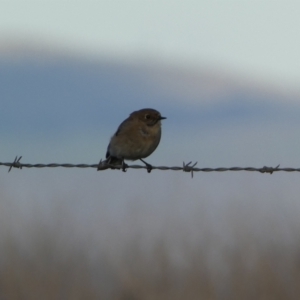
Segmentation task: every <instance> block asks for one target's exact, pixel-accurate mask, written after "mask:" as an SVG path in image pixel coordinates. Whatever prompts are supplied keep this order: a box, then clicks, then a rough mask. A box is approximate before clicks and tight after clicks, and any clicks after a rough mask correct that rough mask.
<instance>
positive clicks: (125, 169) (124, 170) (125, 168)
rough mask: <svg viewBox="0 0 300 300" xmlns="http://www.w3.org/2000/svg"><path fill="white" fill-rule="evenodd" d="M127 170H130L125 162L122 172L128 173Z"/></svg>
mask: <svg viewBox="0 0 300 300" xmlns="http://www.w3.org/2000/svg"><path fill="white" fill-rule="evenodd" d="M127 168H128V165H127V164H125V162H124V160H123V161H122V171H123V172H126V171H127Z"/></svg>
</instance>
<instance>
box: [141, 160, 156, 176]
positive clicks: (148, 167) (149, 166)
mask: <svg viewBox="0 0 300 300" xmlns="http://www.w3.org/2000/svg"><path fill="white" fill-rule="evenodd" d="M140 161H142V162H143V163H144V164H145V165H146V168H147V172H148V173H150V172H151V171H152V169H153V168H152V166H151V165H150V164H148V163H147V162H145V161H144V160H142V159H141V158H140Z"/></svg>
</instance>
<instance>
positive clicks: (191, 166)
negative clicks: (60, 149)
mask: <svg viewBox="0 0 300 300" xmlns="http://www.w3.org/2000/svg"><path fill="white" fill-rule="evenodd" d="M21 158H22V156H20V157H18V156H16V158H15V160H14V161H13V162H6V163H2V162H0V166H6V167H9V170H8V172H10V171H11V169H12V168H17V169H22V168H57V167H62V168H98V166H99V163H98V164H67V163H65V164H58V163H50V164H23V163H21V162H20V160H21ZM196 165H197V162H196V163H194V164H192V162H189V163H187V164H185V163H184V162H183V165H182V167H166V166H152V170H161V171H168V170H171V171H184V172H189V173H191V176H192V177H193V175H194V172H227V171H235V172H236V171H249V172H260V173H269V174H272V173H273V172H300V168H279V165H278V166H276V167H266V166H264V167H262V168H254V167H230V168H223V167H221V168H196V167H195V166H196ZM107 166H108V167H113V168H114V169H121V170H122V166H119V167H118V166H115V165H107ZM126 169H146V170H148V172H149V169H148V167H147V166H141V165H126ZM123 171H125V170H124V168H123Z"/></svg>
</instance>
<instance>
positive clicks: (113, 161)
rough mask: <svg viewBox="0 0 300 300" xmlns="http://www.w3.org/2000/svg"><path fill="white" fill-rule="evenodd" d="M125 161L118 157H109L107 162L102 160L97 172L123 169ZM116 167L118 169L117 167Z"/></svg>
mask: <svg viewBox="0 0 300 300" xmlns="http://www.w3.org/2000/svg"><path fill="white" fill-rule="evenodd" d="M122 163H123V160H122V159H120V158H117V157H113V156H109V157H108V158H107V159H105V160H102V159H101V160H100V162H99V165H98V168H97V171H103V170H106V169H119V170H120V169H121V168H122ZM115 166H116V167H115Z"/></svg>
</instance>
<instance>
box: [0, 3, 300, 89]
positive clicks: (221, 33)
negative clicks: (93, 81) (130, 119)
mask: <svg viewBox="0 0 300 300" xmlns="http://www.w3.org/2000/svg"><path fill="white" fill-rule="evenodd" d="M0 3H1V10H0V44H2V47H5V43H7V42H9V41H21V42H25V43H26V42H30V43H32V42H34V43H37V44H40V43H42V44H44V45H46V46H47V47H50V48H51V47H53V48H56V49H61V50H64V51H67V52H68V53H77V54H78V53H80V54H82V55H85V56H90V55H93V56H98V57H101V56H102V57H108V58H109V57H110V58H111V57H113V59H117V58H119V59H120V60H124V59H126V60H137V59H139V60H141V61H145V60H148V61H149V60H150V61H151V60H152V59H153V60H160V61H161V62H167V63H172V64H175V65H176V64H178V65H184V66H189V67H196V68H197V67H199V66H201V67H203V66H209V67H211V66H215V67H217V68H219V69H224V70H226V71H230V70H231V71H232V72H234V73H237V74H240V76H245V77H248V78H253V79H254V78H255V79H256V80H261V79H263V80H264V81H266V82H270V83H273V84H275V85H277V86H278V85H279V86H282V87H284V88H292V89H295V90H297V91H299V81H300V67H299V64H300V62H299V53H300V41H299V27H300V20H299V11H300V3H299V2H297V1H288V2H286V1H243V0H242V1H241V0H239V1H228V0H222V1H205V0H199V1H178V0H172V1H164V0H162V1H158V0H153V1H114V0H113V1H82V0H81V1H80V0H79V1H51V0H50V1H30V0H28V1H22V0H10V1H1V2H0Z"/></svg>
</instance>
